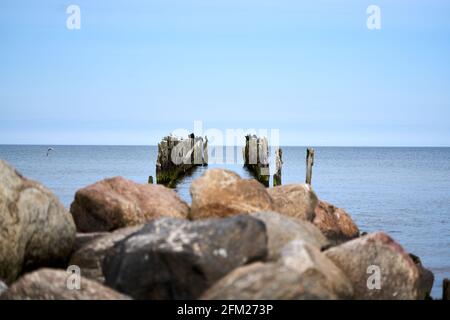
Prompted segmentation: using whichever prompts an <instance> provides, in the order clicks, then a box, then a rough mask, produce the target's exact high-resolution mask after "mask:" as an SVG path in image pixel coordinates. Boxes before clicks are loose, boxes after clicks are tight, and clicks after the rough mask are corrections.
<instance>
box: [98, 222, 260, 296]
mask: <svg viewBox="0 0 450 320" xmlns="http://www.w3.org/2000/svg"><path fill="white" fill-rule="evenodd" d="M266 255H267V235H266V228H265V225H264V223H263V222H262V221H260V220H258V219H255V218H253V217H251V216H249V215H237V216H233V217H230V218H225V219H204V220H198V221H194V222H190V221H186V220H182V219H173V218H163V219H159V220H156V221H152V222H151V223H149V224H147V225H146V226H144V227H143V228H142V229H141V230H140V231H138V232H136V233H134V234H132V235H130V236H128V237H127V238H125V239H124V240H122V241H120V242H119V243H117V244H116V245H115V246H114V248H113V250H111V251H109V252H108V254H107V256H106V257H105V260H104V263H103V272H104V275H105V279H106V284H107V285H108V286H110V287H112V288H115V289H116V290H118V291H120V292H123V293H125V294H127V295H130V296H132V297H133V298H136V299H196V298H198V297H199V296H200V294H201V293H202V292H203V291H204V290H205V289H206V288H208V287H209V286H211V285H212V284H213V283H214V282H215V281H217V280H218V279H220V278H221V277H223V276H224V275H225V274H227V273H228V272H230V271H231V270H233V269H235V268H237V267H239V266H242V265H245V264H247V263H250V262H253V261H255V260H261V259H265V258H266Z"/></svg>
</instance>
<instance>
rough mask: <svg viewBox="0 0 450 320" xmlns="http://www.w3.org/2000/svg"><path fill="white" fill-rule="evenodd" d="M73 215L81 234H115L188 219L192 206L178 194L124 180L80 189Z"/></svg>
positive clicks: (101, 182)
mask: <svg viewBox="0 0 450 320" xmlns="http://www.w3.org/2000/svg"><path fill="white" fill-rule="evenodd" d="M70 211H71V212H72V215H73V217H74V219H75V223H76V225H77V230H78V231H80V232H98V231H112V230H115V229H120V228H124V227H129V226H133V225H139V224H143V223H146V222H148V221H150V220H152V219H156V218H160V217H164V216H166V217H175V218H185V217H187V215H188V212H189V206H188V205H187V204H186V203H185V202H184V201H182V200H181V199H180V197H179V196H178V195H177V194H176V192H175V191H174V190H171V189H168V188H166V187H164V186H161V185H151V184H138V183H134V182H133V181H130V180H126V179H124V178H122V177H115V178H111V179H105V180H102V181H99V182H97V183H95V184H93V185H90V186H87V187H85V188H83V189H80V190H78V191H77V193H76V194H75V200H74V202H73V203H72V205H71V208H70Z"/></svg>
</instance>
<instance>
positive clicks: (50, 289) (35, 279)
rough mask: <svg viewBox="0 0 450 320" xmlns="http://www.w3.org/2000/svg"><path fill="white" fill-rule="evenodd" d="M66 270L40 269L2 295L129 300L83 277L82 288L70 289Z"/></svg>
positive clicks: (3, 297) (27, 297) (21, 297)
mask: <svg viewBox="0 0 450 320" xmlns="http://www.w3.org/2000/svg"><path fill="white" fill-rule="evenodd" d="M69 276H71V275H70V274H69V273H67V272H66V271H65V270H57V269H39V270H37V271H34V272H32V273H27V274H25V275H24V276H23V277H21V278H20V279H19V280H17V281H16V282H14V283H13V284H12V285H11V287H10V288H9V289H8V290H7V291H6V292H5V293H4V294H3V295H2V296H1V297H0V299H2V300H128V299H129V297H127V296H125V295H122V294H120V293H118V292H116V291H114V290H112V289H110V288H108V287H105V286H103V285H101V284H100V283H97V282H95V281H91V280H88V279H85V278H83V277H81V280H80V290H77V289H69V288H70V287H69V286H68V285H67V284H68V282H69V284H70V281H68V280H70V279H69Z"/></svg>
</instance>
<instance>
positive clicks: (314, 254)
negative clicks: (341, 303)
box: [280, 240, 353, 299]
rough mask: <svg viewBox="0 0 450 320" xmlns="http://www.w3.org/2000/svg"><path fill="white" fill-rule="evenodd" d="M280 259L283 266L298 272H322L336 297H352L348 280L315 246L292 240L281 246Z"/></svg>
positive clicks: (351, 289)
mask: <svg viewBox="0 0 450 320" xmlns="http://www.w3.org/2000/svg"><path fill="white" fill-rule="evenodd" d="M280 260H281V262H282V263H283V264H284V265H285V266H288V267H289V268H291V269H292V270H295V271H296V272H298V273H300V274H304V273H305V272H307V271H312V270H313V271H315V272H316V273H320V274H322V275H323V276H324V278H325V279H326V283H327V284H328V286H329V287H330V288H331V289H332V290H333V292H334V293H335V294H336V296H337V297H338V298H340V299H350V298H352V297H353V287H352V285H351V282H350V280H349V279H348V278H347V276H346V275H345V274H344V273H343V272H342V271H341V270H340V269H339V268H338V267H337V266H336V265H335V264H334V263H333V262H332V261H331V260H330V259H328V258H327V257H326V256H325V255H324V254H323V253H322V252H321V251H320V250H319V249H318V248H317V247H315V246H312V245H311V244H309V243H305V242H304V241H302V240H294V241H292V242H290V243H288V244H287V245H286V246H285V247H284V248H283V250H282V252H281V259H280Z"/></svg>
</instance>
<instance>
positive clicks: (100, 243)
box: [70, 226, 141, 283]
mask: <svg viewBox="0 0 450 320" xmlns="http://www.w3.org/2000/svg"><path fill="white" fill-rule="evenodd" d="M140 228H141V226H133V227H127V228H122V229H118V230H116V231H113V232H111V233H107V234H106V235H104V236H102V237H100V238H97V239H94V240H92V241H90V242H89V243H87V244H85V245H84V246H82V247H81V248H80V249H79V250H77V251H76V252H75V253H74V254H73V255H72V257H71V258H70V265H76V266H78V267H79V268H80V269H81V274H82V275H83V276H84V277H86V278H88V279H91V280H95V281H97V282H100V283H103V282H105V277H104V276H103V270H102V263H103V259H104V258H105V256H106V254H107V252H108V250H111V249H112V248H113V247H114V245H115V244H116V243H117V242H119V241H122V240H123V239H125V238H126V237H127V236H129V235H130V234H132V233H134V232H136V231H138V230H139V229H140Z"/></svg>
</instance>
